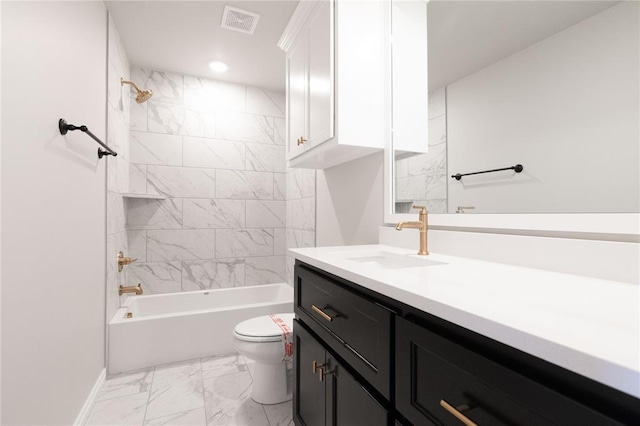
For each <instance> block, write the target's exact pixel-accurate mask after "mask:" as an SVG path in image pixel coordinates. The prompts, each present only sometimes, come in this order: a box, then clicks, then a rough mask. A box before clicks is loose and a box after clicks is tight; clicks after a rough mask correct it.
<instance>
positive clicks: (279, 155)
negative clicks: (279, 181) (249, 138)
mask: <svg viewBox="0 0 640 426" xmlns="http://www.w3.org/2000/svg"><path fill="white" fill-rule="evenodd" d="M246 146H247V164H246V169H247V170H255V171H257V172H280V173H284V172H285V171H286V170H287V168H286V158H285V157H286V156H285V152H284V150H283V149H282V147H280V146H278V145H264V144H258V143H247V144H246Z"/></svg>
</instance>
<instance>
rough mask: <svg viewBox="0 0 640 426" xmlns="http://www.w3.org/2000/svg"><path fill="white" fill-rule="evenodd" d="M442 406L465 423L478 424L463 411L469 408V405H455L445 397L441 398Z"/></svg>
mask: <svg viewBox="0 0 640 426" xmlns="http://www.w3.org/2000/svg"><path fill="white" fill-rule="evenodd" d="M440 406H441V407H442V408H444V409H445V410H447V411H448V412H449V413H450V414H452V415H453V416H454V417H455V418H456V419H458V420H460V421H461V422H462V423H464V424H465V425H467V426H478V424H477V423H474V422H473V421H471V419H469V418H468V417H467V416H465V415H464V414H462V411H465V410H468V409H469V408H470V407H469V406H468V405H461V406H459V407H454V406H453V405H451V404H449V403H448V402H447V401H445V400H444V399H441V400H440Z"/></svg>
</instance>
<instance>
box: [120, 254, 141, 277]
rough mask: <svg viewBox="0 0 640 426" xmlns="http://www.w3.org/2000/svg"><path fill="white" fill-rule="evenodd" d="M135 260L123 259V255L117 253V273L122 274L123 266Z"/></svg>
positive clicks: (131, 258)
mask: <svg viewBox="0 0 640 426" xmlns="http://www.w3.org/2000/svg"><path fill="white" fill-rule="evenodd" d="M136 260H138V259H136V258H135V257H124V253H122V252H121V251H119V252H118V272H122V269H123V268H124V266H125V265H131V264H132V263H133V262H135V261H136Z"/></svg>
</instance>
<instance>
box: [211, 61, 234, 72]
mask: <svg viewBox="0 0 640 426" xmlns="http://www.w3.org/2000/svg"><path fill="white" fill-rule="evenodd" d="M209 68H211V69H212V70H213V71H214V72H225V71H226V70H228V69H229V65H227V64H225V63H224V62H220V61H212V62H209Z"/></svg>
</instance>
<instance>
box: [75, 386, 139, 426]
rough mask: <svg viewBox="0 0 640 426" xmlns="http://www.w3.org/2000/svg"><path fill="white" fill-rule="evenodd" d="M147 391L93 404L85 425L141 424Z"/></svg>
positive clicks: (132, 425) (131, 425) (130, 425)
mask: <svg viewBox="0 0 640 426" xmlns="http://www.w3.org/2000/svg"><path fill="white" fill-rule="evenodd" d="M148 399H149V392H144V393H138V394H135V395H128V396H122V397H120V398H112V399H107V400H104V401H98V402H96V403H95V404H94V406H93V408H92V409H91V413H90V414H89V418H88V419H87V422H86V423H85V425H87V426H94V425H95V426H103V425H118V426H120V425H129V426H135V425H140V426H142V422H143V421H144V413H145V410H146V408H147V400H148Z"/></svg>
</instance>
